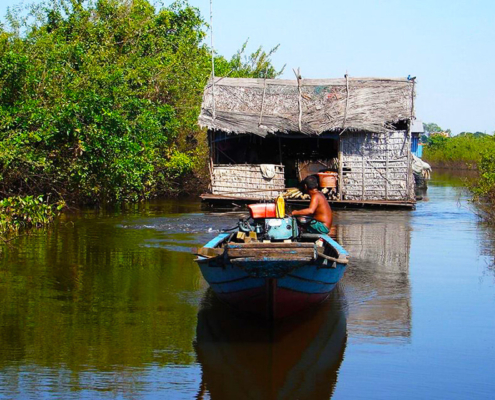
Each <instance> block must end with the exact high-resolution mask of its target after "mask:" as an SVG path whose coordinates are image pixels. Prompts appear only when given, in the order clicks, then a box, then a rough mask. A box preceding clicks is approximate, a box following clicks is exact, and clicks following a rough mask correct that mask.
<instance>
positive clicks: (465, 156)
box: [423, 134, 495, 167]
mask: <svg viewBox="0 0 495 400" xmlns="http://www.w3.org/2000/svg"><path fill="white" fill-rule="evenodd" d="M486 152H492V153H495V139H494V137H493V136H489V135H479V136H476V135H474V134H462V135H457V136H453V137H449V138H448V137H443V136H440V135H432V136H430V138H429V139H428V142H427V145H426V146H425V147H424V151H423V158H424V159H425V160H426V161H427V162H429V163H432V164H434V165H437V166H445V167H449V166H452V167H460V166H467V167H470V166H475V165H476V164H478V163H479V162H480V161H481V158H482V156H483V154H485V153H486Z"/></svg>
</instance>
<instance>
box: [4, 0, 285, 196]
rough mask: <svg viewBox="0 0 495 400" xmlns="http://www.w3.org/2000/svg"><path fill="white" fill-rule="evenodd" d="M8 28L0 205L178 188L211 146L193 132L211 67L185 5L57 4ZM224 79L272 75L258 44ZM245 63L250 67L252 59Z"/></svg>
mask: <svg viewBox="0 0 495 400" xmlns="http://www.w3.org/2000/svg"><path fill="white" fill-rule="evenodd" d="M7 19H8V21H9V23H10V28H8V29H7V28H6V27H3V26H2V25H0V198H5V197H10V196H18V195H20V196H26V195H35V196H38V195H42V194H44V195H50V196H51V197H52V198H55V197H56V196H58V197H59V198H62V199H65V200H66V201H67V202H73V203H101V202H114V201H126V200H139V199H143V198H149V197H151V196H155V195H160V194H169V193H171V192H178V191H180V190H181V188H182V186H181V185H182V184H183V182H184V181H185V179H184V177H187V176H188V175H190V174H191V173H192V172H193V170H200V169H201V167H202V166H203V165H206V163H205V155H206V154H207V146H206V140H205V132H204V130H201V129H199V127H198V126H197V116H198V114H199V110H200V106H201V98H202V93H203V88H204V86H205V84H206V82H207V80H208V77H209V75H210V72H211V71H210V69H211V56H210V52H209V49H208V48H207V46H206V45H205V44H204V43H203V39H204V37H205V31H206V26H205V24H204V22H203V20H202V19H201V17H200V15H199V12H198V10H197V9H195V8H192V7H190V6H189V5H188V4H187V3H185V2H176V3H174V4H172V5H171V6H170V7H168V8H161V9H156V8H155V7H154V6H152V5H151V4H150V3H149V2H148V1H146V0H134V1H125V0H97V1H96V2H92V1H84V0H83V1H72V0H52V1H51V2H49V3H48V4H47V5H46V4H45V5H41V6H32V7H31V8H30V12H29V14H28V15H24V16H19V15H17V16H16V15H12V14H10V15H8V18H7ZM241 53H242V52H240V53H238V54H237V55H236V56H234V57H233V59H232V60H230V61H227V60H225V59H224V58H223V57H220V56H219V57H218V65H219V68H218V73H217V75H221V74H232V76H260V75H263V74H264V75H266V76H268V77H274V76H276V75H277V74H278V73H279V72H277V71H275V70H274V69H273V67H272V66H271V63H270V60H269V56H270V54H271V52H269V53H266V52H264V51H263V50H262V49H261V48H260V49H258V51H257V52H255V53H253V54H252V55H251V58H249V59H248V60H246V61H244V62H243V61H242V60H241V57H240V56H241ZM248 61H249V62H248Z"/></svg>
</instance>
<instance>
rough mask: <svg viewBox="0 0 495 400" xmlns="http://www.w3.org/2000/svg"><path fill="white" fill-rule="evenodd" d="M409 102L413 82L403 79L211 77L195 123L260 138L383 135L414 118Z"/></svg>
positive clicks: (412, 96) (410, 101) (411, 98)
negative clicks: (294, 134) (330, 133)
mask: <svg viewBox="0 0 495 400" xmlns="http://www.w3.org/2000/svg"><path fill="white" fill-rule="evenodd" d="M213 88H214V99H213V96H212V90H213ZM413 102H414V81H410V80H407V79H406V78H404V79H402V78H398V79H380V78H348V79H301V80H300V81H299V84H298V81H297V80H295V79H294V80H282V79H248V78H215V83H214V85H212V82H211V80H210V82H209V83H208V85H207V86H206V88H205V91H204V95H203V104H202V107H201V114H200V116H199V124H200V125H201V126H202V127H208V128H209V129H214V130H219V131H223V132H228V133H254V134H257V135H260V136H265V135H266V134H267V133H275V132H279V133H289V132H302V133H304V134H309V135H319V134H321V133H322V132H325V131H341V130H342V129H347V130H360V131H361V130H364V131H370V132H387V131H390V130H393V127H392V124H393V123H396V122H399V121H404V120H410V119H411V118H412V117H413V113H414V106H413ZM213 108H214V114H215V115H213Z"/></svg>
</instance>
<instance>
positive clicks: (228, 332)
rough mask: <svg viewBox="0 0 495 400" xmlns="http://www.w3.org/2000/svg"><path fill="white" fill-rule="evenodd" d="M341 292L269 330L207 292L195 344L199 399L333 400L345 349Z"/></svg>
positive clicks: (345, 336) (336, 291)
mask: <svg viewBox="0 0 495 400" xmlns="http://www.w3.org/2000/svg"><path fill="white" fill-rule="evenodd" d="M344 309H345V307H344V297H343V293H342V292H341V291H340V290H338V289H335V290H334V292H333V293H332V295H331V299H330V301H327V302H325V303H324V304H323V305H322V307H318V308H316V309H314V310H312V311H311V312H309V313H305V315H303V316H300V317H296V318H291V319H289V320H288V321H285V322H281V323H278V324H276V325H274V326H267V325H266V324H265V323H262V322H260V321H255V320H250V319H246V317H245V316H240V315H237V314H235V313H234V312H233V311H231V310H230V309H229V308H227V307H226V306H225V304H221V303H219V302H218V300H216V299H215V298H214V296H213V294H211V293H208V294H207V296H206V297H205V301H204V302H203V305H202V307H201V309H200V311H199V313H198V326H197V338H196V343H195V348H196V353H197V356H198V360H199V362H200V363H201V367H202V384H201V388H200V390H199V393H198V396H197V398H203V397H204V396H205V395H206V394H208V395H209V397H210V398H211V399H215V400H216V399H232V398H235V399H288V398H291V399H293V398H297V399H325V400H327V399H329V398H330V397H331V396H332V393H333V391H334V388H335V384H336V382H337V373H338V370H339V368H340V365H341V363H342V360H343V357H344V351H345V347H346V340H347V333H346V317H345V313H344Z"/></svg>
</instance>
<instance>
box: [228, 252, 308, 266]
mask: <svg viewBox="0 0 495 400" xmlns="http://www.w3.org/2000/svg"><path fill="white" fill-rule="evenodd" d="M312 260H313V256H311V257H299V256H294V255H292V254H286V255H280V256H277V257H264V256H256V257H242V258H241V257H240V258H234V259H232V260H230V262H231V263H232V264H234V265H235V264H239V263H248V262H257V263H260V262H277V261H285V262H287V261H292V262H310V261H312Z"/></svg>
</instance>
